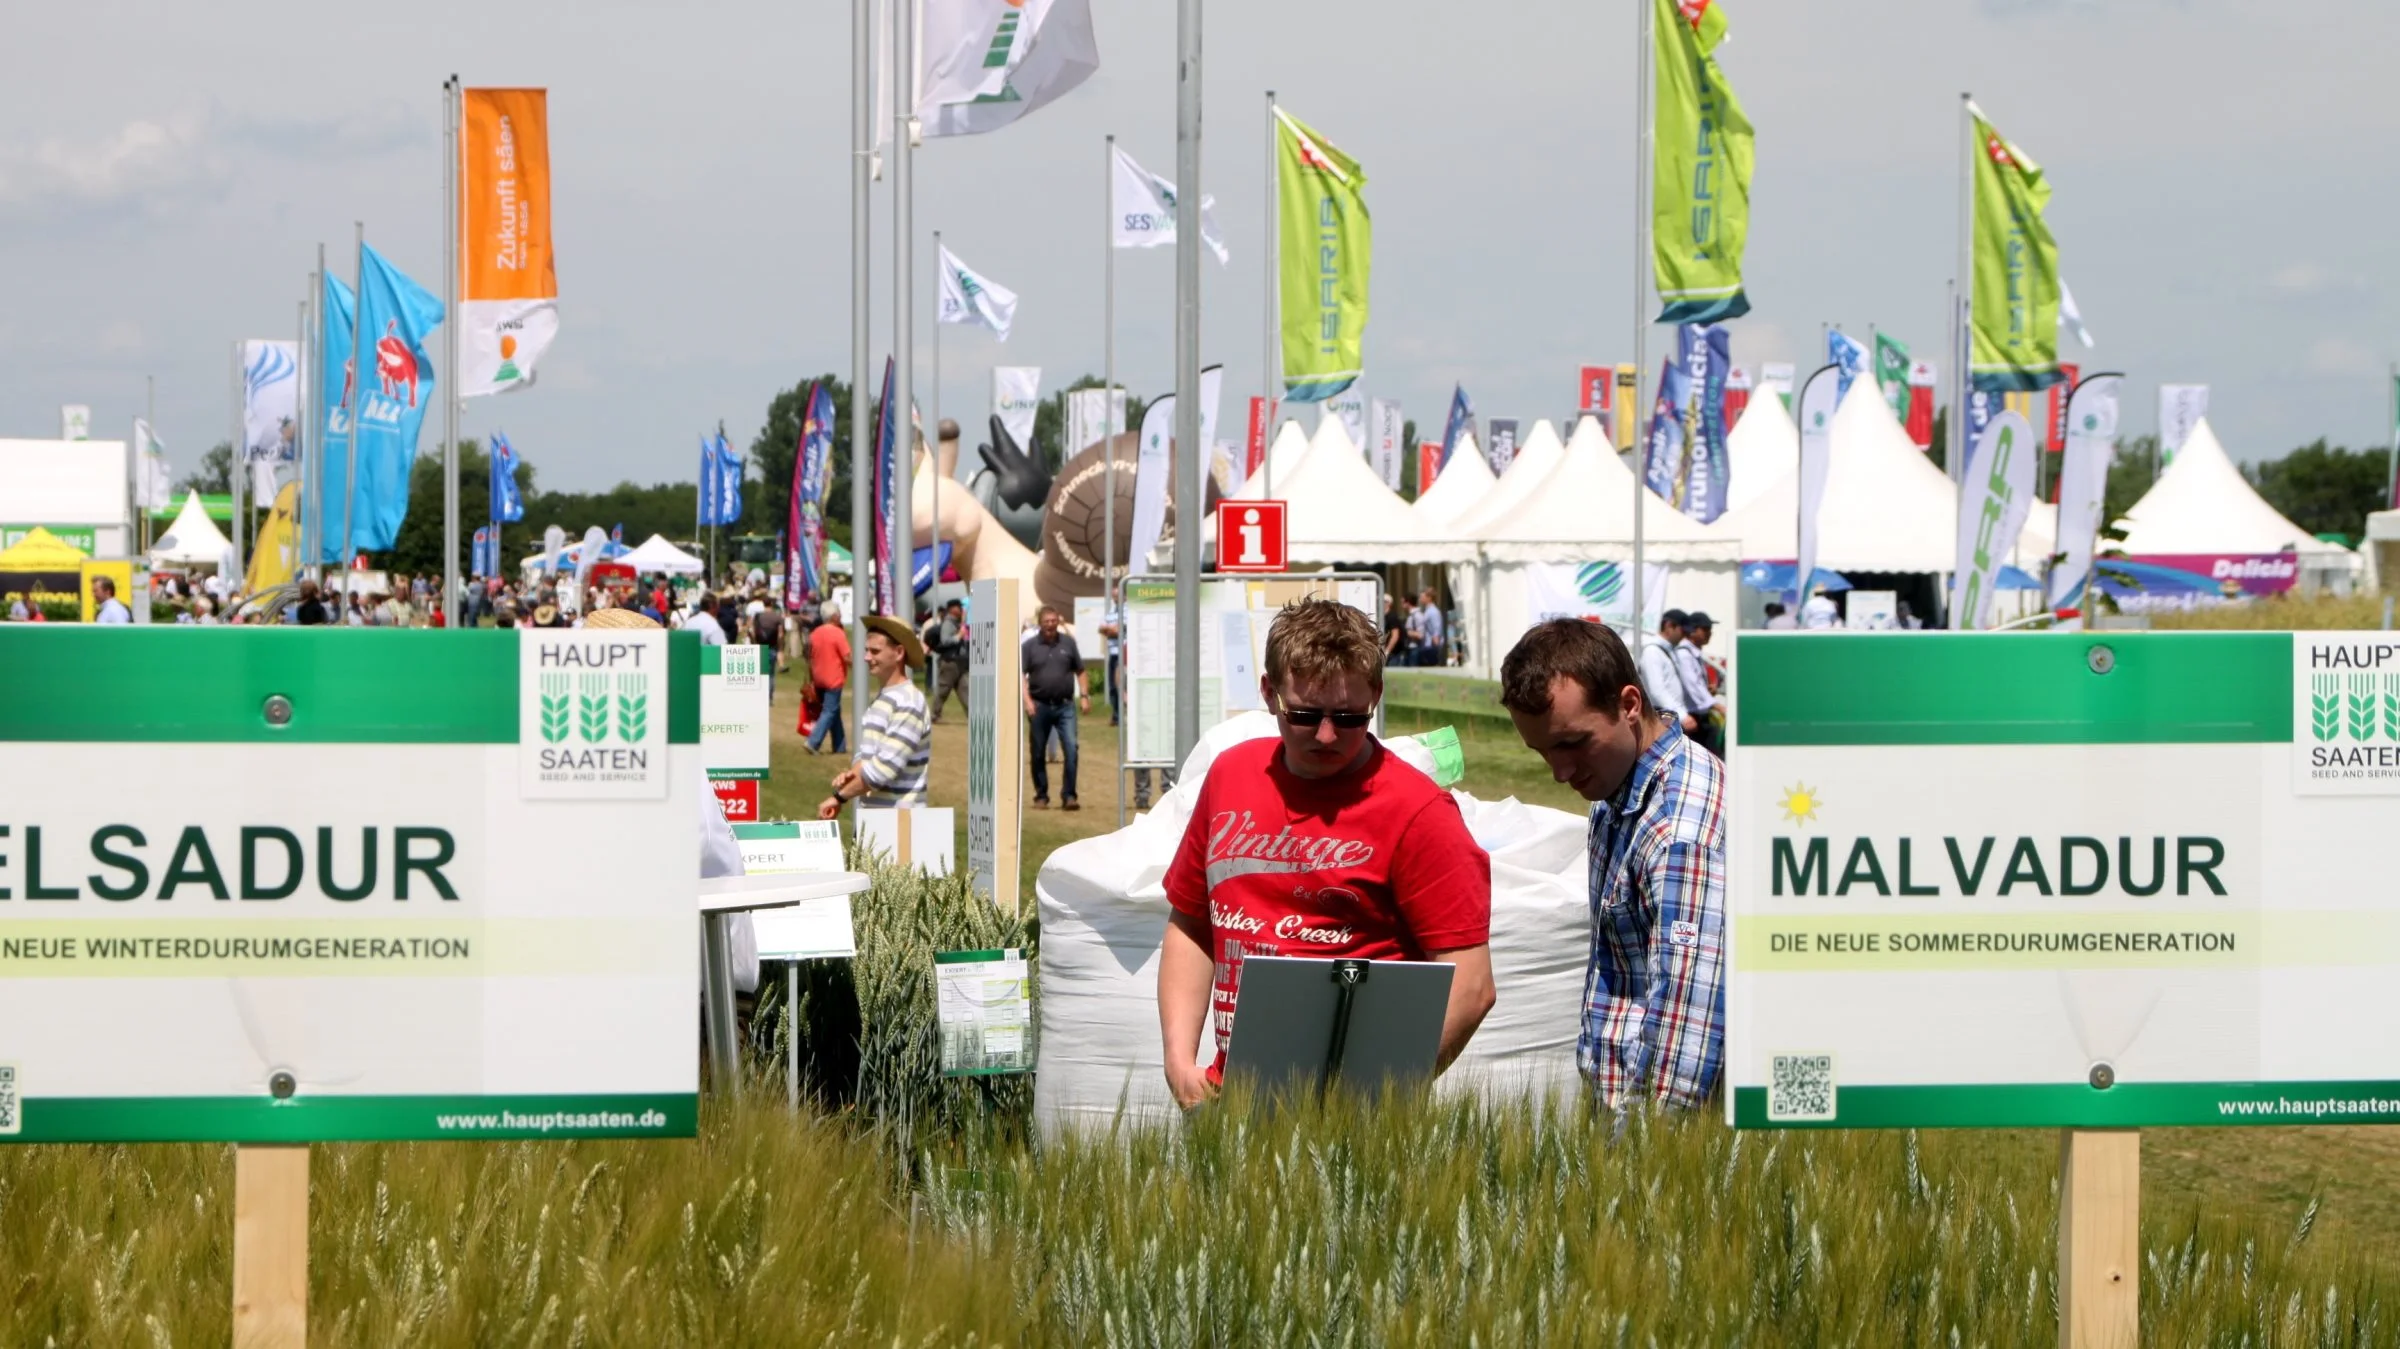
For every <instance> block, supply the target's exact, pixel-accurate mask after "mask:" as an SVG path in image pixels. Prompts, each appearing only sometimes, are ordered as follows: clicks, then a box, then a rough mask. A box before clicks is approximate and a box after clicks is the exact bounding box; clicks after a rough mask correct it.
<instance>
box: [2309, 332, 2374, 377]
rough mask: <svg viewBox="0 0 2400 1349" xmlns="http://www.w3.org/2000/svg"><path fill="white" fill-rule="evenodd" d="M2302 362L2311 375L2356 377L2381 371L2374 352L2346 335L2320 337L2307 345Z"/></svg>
mask: <svg viewBox="0 0 2400 1349" xmlns="http://www.w3.org/2000/svg"><path fill="white" fill-rule="evenodd" d="M2304 364H2305V366H2306V367H2307V369H2308V372H2309V373H2310V374H2312V375H2337V376H2342V377H2346V378H2347V377H2356V376H2360V375H2376V374H2381V373H2382V372H2383V362H2382V360H2381V359H2380V358H2378V357H2377V356H2376V354H2375V353H2374V352H2372V351H2369V350H2367V349H2366V347H2364V346H2362V345H2360V344H2359V343H2357V342H2353V341H2351V340H2350V339H2349V338H2346V337H2320V338H2318V339H2317V340H2316V341H2314V342H2311V343H2310V344H2309V346H2308V355H2307V356H2306V357H2305V358H2304Z"/></svg>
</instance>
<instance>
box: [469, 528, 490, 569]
mask: <svg viewBox="0 0 2400 1349" xmlns="http://www.w3.org/2000/svg"><path fill="white" fill-rule="evenodd" d="M491 546H492V527H491V526H490V525H483V526H481V527H479V528H477V529H476V531H475V545H474V547H472V548H470V549H469V550H468V551H467V572H468V574H469V575H471V576H473V577H474V578H475V579H476V580H478V581H480V580H482V579H483V578H484V577H486V576H489V575H491V574H492V568H491V564H490V563H489V562H488V561H487V560H486V559H485V557H484V554H485V553H487V552H488V551H490V549H491Z"/></svg>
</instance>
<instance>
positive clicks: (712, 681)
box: [700, 646, 771, 778]
mask: <svg viewBox="0 0 2400 1349" xmlns="http://www.w3.org/2000/svg"><path fill="white" fill-rule="evenodd" d="M765 652H766V648H765V647H760V646H704V647H701V648H700V755H701V760H702V762H704V763H706V764H707V765H708V772H709V776H711V777H721V778H722V777H734V778H764V777H765V776H767V720H768V717H769V716H770V715H771V711H770V709H769V708H768V706H767V675H766V669H765V667H764V666H763V665H762V664H761V661H762V660H764V659H765V658H766V657H765Z"/></svg>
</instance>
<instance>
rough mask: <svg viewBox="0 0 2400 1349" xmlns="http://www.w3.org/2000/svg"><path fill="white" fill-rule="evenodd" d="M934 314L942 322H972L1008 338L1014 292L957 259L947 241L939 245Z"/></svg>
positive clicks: (1013, 313) (1014, 306)
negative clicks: (938, 292) (937, 300)
mask: <svg viewBox="0 0 2400 1349" xmlns="http://www.w3.org/2000/svg"><path fill="white" fill-rule="evenodd" d="M937 317H938V318H939V319H940V320H941V321H942V322H944V323H975V324H981V325H982V326H984V327H986V328H989V329H991V330H992V331H993V332H995V333H997V334H999V336H1000V340H1001V341H1003V342H1005V341H1007V340H1008V325H1009V324H1011V323H1013V322H1015V321H1016V317H1017V293H1016V292H1015V291H1013V290H1010V289H1009V288H1008V287H1006V286H1003V285H1001V284H999V283H998V282H995V281H991V280H988V279H986V278H984V277H982V276H979V275H977V274H976V272H975V270H974V269H973V268H971V267H969V266H967V264H965V263H963V262H960V261H959V260H958V255H957V254H956V253H953V252H951V251H950V249H949V246H948V245H944V246H943V248H942V305H941V312H940V313H939V315H937Z"/></svg>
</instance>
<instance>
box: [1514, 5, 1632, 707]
mask: <svg viewBox="0 0 2400 1349" xmlns="http://www.w3.org/2000/svg"><path fill="white" fill-rule="evenodd" d="M1635 9H1636V10H1637V11H1638V15H1637V17H1636V19H1635V20H1634V48H1633V68H1634V80H1633V87H1634V95H1633V97H1634V118H1633V124H1634V125H1635V126H1637V127H1640V128H1641V131H1640V133H1639V134H1638V136H1637V138H1636V139H1635V141H1634V146H1633V372H1634V373H1633V392H1634V398H1635V400H1636V402H1635V403H1634V404H1633V405H1632V406H1631V407H1628V408H1627V412H1628V413H1633V414H1634V415H1635V420H1634V442H1633V444H1634V449H1633V577H1632V596H1633V647H1634V649H1635V650H1636V651H1637V652H1638V651H1639V650H1640V649H1641V646H1640V644H1641V641H1642V634H1643V633H1644V632H1646V631H1648V628H1649V623H1648V615H1649V612H1650V611H1649V610H1648V609H1647V608H1645V607H1644V606H1643V602H1642V582H1643V581H1644V580H1645V579H1646V578H1645V577H1644V576H1643V575H1642V570H1643V567H1642V515H1643V510H1642V507H1643V504H1644V499H1645V498H1647V497H1648V496H1649V495H1650V491H1649V487H1650V477H1649V471H1648V468H1649V450H1650V435H1649V430H1648V428H1647V427H1646V426H1645V425H1644V424H1643V422H1642V421H1641V419H1640V417H1639V414H1638V412H1636V409H1637V408H1638V407H1639V406H1640V404H1639V399H1640V397H1641V392H1642V381H1643V380H1644V379H1645V378H1647V377H1648V375H1649V355H1648V352H1647V351H1646V350H1645V348H1646V347H1647V346H1648V344H1649V337H1650V318H1649V313H1648V304H1647V301H1648V299H1649V295H1648V291H1649V286H1650V271H1649V269H1650V154H1651V141H1652V140H1653V139H1654V138H1655V137H1656V136H1657V134H1658V126H1657V119H1658V105H1657V103H1656V101H1655V100H1653V99H1652V98H1651V97H1650V66H1651V60H1652V57H1653V56H1654V55H1655V53H1656V51H1657V42H1656V38H1655V36H1654V35H1653V34H1652V32H1651V22H1652V20H1653V19H1654V18H1655V17H1656V14H1657V6H1656V5H1655V4H1654V3H1652V0H1638V3H1637V4H1636V5H1635ZM1485 656H1486V658H1487V659H1488V658H1489V656H1490V653H1489V652H1486V653H1485Z"/></svg>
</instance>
